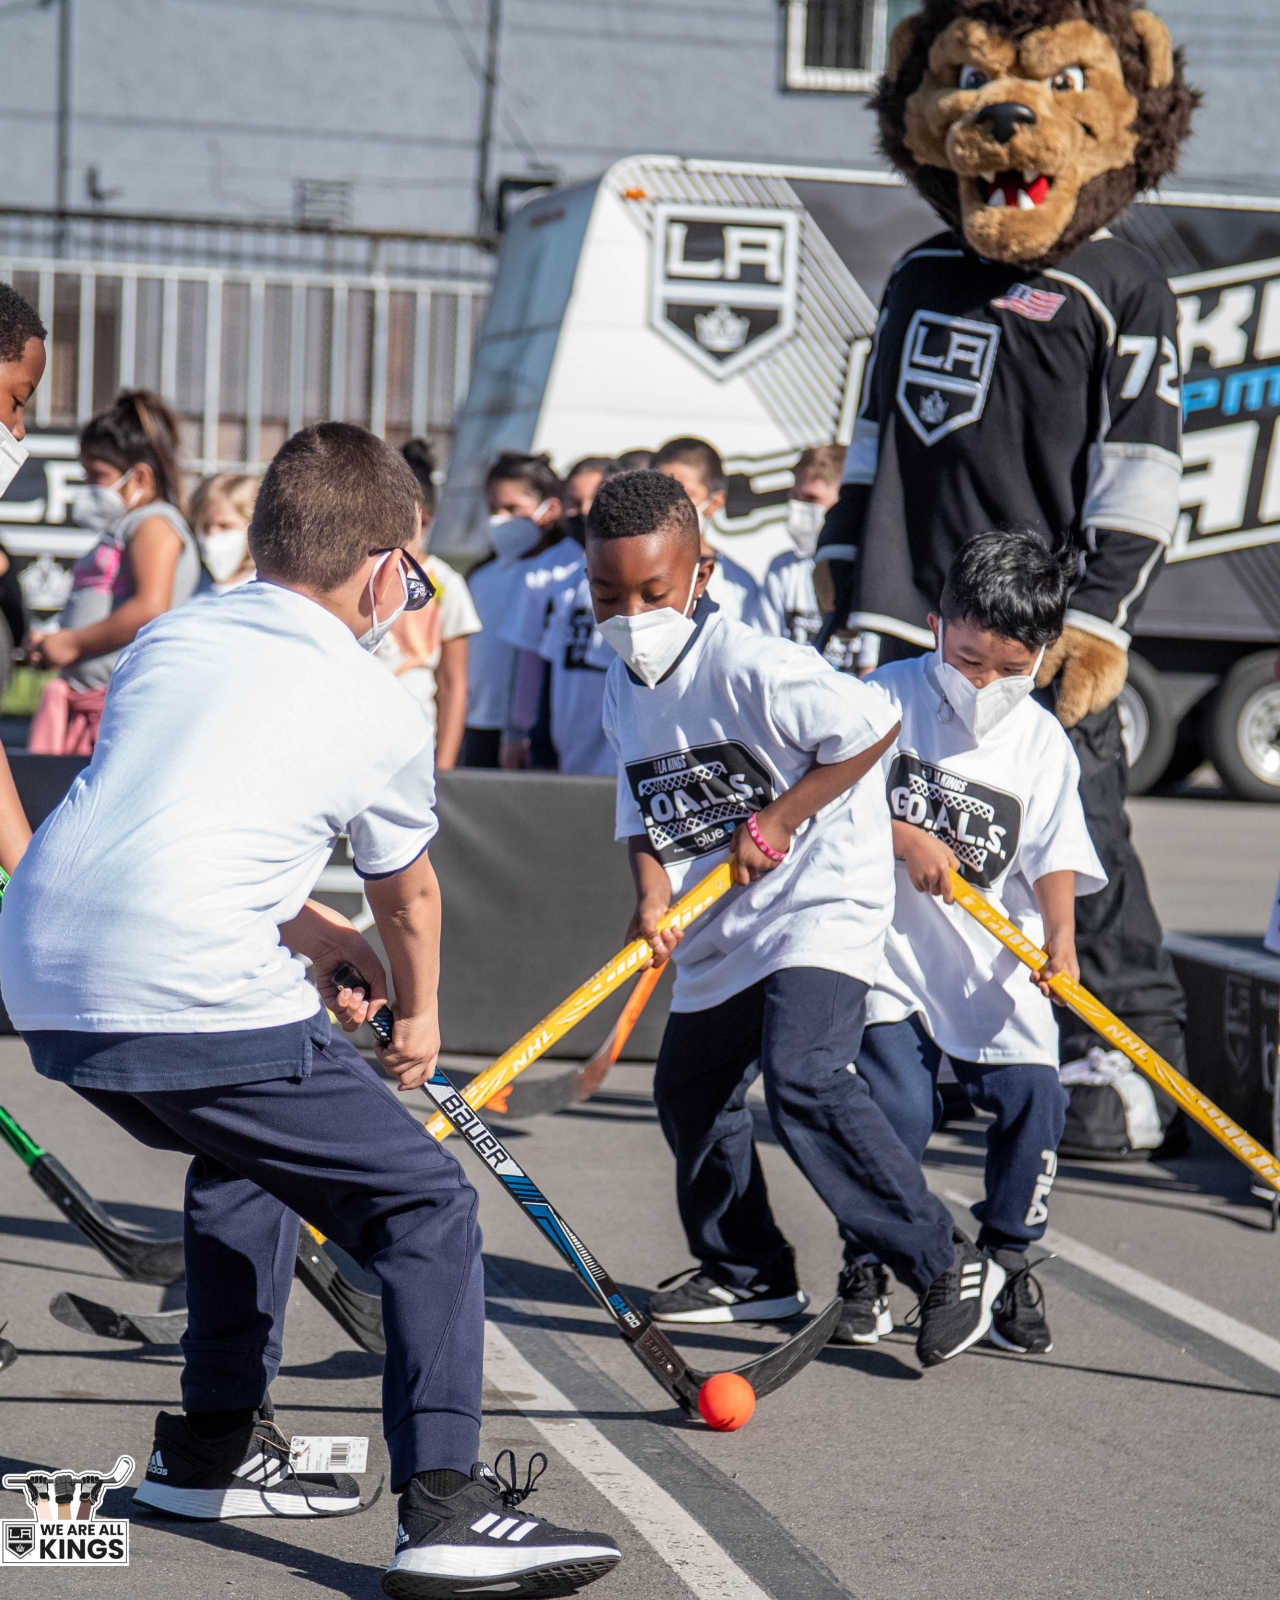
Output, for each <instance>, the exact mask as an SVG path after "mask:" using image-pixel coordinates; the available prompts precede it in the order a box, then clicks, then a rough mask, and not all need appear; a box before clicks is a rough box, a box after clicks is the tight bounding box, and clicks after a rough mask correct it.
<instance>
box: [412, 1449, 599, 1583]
mask: <svg viewBox="0 0 1280 1600" xmlns="http://www.w3.org/2000/svg"><path fill="white" fill-rule="evenodd" d="M507 1456H510V1458H511V1477H510V1478H509V1479H508V1478H505V1477H502V1476H500V1475H499V1473H495V1472H494V1471H493V1469H492V1468H491V1467H489V1466H487V1465H486V1464H485V1463H484V1462H483V1461H477V1462H476V1464H475V1466H474V1467H472V1469H471V1477H470V1478H469V1479H468V1478H465V1477H464V1476H463V1475H462V1473H460V1472H420V1473H418V1475H417V1477H415V1478H411V1479H410V1480H409V1486H408V1488H407V1489H406V1490H405V1491H404V1493H403V1494H402V1495H401V1496H400V1525H399V1527H398V1528H397V1529H396V1553H395V1557H394V1559H393V1560H392V1562H391V1565H390V1566H389V1567H388V1568H387V1570H386V1572H385V1573H384V1574H383V1578H382V1588H383V1592H384V1593H385V1594H388V1595H390V1596H391V1597H392V1600H453V1597H454V1596H459V1595H471V1594H502V1595H512V1596H520V1595H537V1596H540V1597H544V1600H549V1597H551V1596H553V1595H569V1594H576V1593H577V1592H578V1590H579V1589H582V1588H585V1587H586V1585H587V1584H589V1583H594V1582H595V1581H596V1579H597V1578H603V1577H604V1575H605V1574H606V1573H607V1572H612V1571H613V1569H614V1567H616V1566H617V1564H618V1562H619V1561H621V1559H622V1553H621V1551H619V1549H618V1548H617V1546H616V1545H615V1544H614V1543H613V1541H612V1540H611V1539H608V1538H606V1537H605V1535H604V1534H601V1533H577V1532H574V1531H571V1530H570V1529H567V1528H557V1527H555V1526H554V1524H552V1523H550V1522H544V1521H543V1519H542V1518H541V1517H531V1516H528V1515H527V1514H526V1513H524V1512H523V1511H521V1510H519V1509H518V1508H519V1507H520V1505H521V1504H522V1502H523V1501H524V1500H526V1499H527V1498H528V1496H529V1495H530V1494H532V1493H533V1486H534V1484H535V1482H536V1481H537V1479H538V1478H540V1477H541V1476H542V1473H543V1472H544V1471H545V1470H546V1465H547V1458H546V1456H544V1455H543V1454H542V1452H541V1451H539V1452H538V1453H537V1454H536V1455H535V1456H534V1457H533V1458H532V1459H531V1460H530V1462H529V1466H528V1470H527V1472H526V1474H525V1482H524V1487H523V1488H522V1489H518V1488H516V1485H515V1475H516V1462H515V1454H514V1452H513V1451H510V1450H504V1451H503V1452H502V1455H500V1456H499V1457H498V1460H497V1465H498V1467H499V1469H501V1467H502V1463H503V1459H504V1457H507ZM535 1462H541V1463H542V1465H541V1466H540V1467H539V1468H538V1470H537V1471H536V1472H535V1471H534V1463H535ZM445 1480H447V1481H445Z"/></svg>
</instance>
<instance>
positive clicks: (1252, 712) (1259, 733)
mask: <svg viewBox="0 0 1280 1600" xmlns="http://www.w3.org/2000/svg"><path fill="white" fill-rule="evenodd" d="M1275 661H1276V655H1275V651H1274V650H1263V651H1259V652H1258V654H1257V655H1252V656H1245V657H1244V659H1243V660H1241V661H1237V662H1236V664H1235V666H1234V667H1232V669H1231V671H1230V672H1229V673H1228V674H1227V676H1226V677H1225V678H1224V679H1223V681H1222V684H1221V686H1220V687H1219V688H1218V690H1217V692H1216V693H1215V695H1214V698H1213V703H1212V705H1211V706H1210V708H1209V717H1208V722H1209V737H1208V746H1209V756H1210V758H1211V759H1212V761H1213V764H1214V766H1215V767H1216V768H1217V769H1218V776H1219V777H1220V778H1221V779H1222V781H1223V783H1224V784H1226V786H1227V788H1228V789H1229V790H1230V791H1231V793H1232V794H1233V795H1235V796H1236V797H1237V799H1240V800H1269V801H1271V802H1272V804H1280V680H1277V678H1276V676H1275Z"/></svg>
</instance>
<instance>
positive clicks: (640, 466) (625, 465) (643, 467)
mask: <svg viewBox="0 0 1280 1600" xmlns="http://www.w3.org/2000/svg"><path fill="white" fill-rule="evenodd" d="M654 455H655V452H654V451H653V450H624V451H623V452H622V454H621V455H620V456H619V457H618V471H619V472H647V471H648V470H649V468H650V467H651V466H652V465H653V458H654Z"/></svg>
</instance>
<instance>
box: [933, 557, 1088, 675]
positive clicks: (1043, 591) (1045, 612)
mask: <svg viewBox="0 0 1280 1600" xmlns="http://www.w3.org/2000/svg"><path fill="white" fill-rule="evenodd" d="M1076 570H1077V563H1076V560H1075V558H1074V557H1073V555H1072V554H1071V552H1070V551H1063V552H1062V553H1061V554H1058V553H1055V552H1054V551H1052V550H1050V549H1049V547H1048V546H1047V545H1046V543H1045V541H1044V540H1043V539H1042V538H1041V537H1040V535H1039V534H1038V533H1034V532H1033V531H1032V530H1031V529H1030V528H1014V529H1012V530H1010V531H1009V532H1007V533H979V534H977V535H975V537H974V538H972V539H969V540H968V541H967V542H966V543H964V544H962V545H961V546H960V549H959V550H958V551H957V553H956V557H955V560H954V561H952V563H951V569H950V571H949V572H948V573H947V581H946V583H945V584H944V585H943V589H942V600H941V602H940V605H939V609H940V610H941V612H942V620H943V621H944V622H971V623H973V625H974V626H975V627H978V628H982V629H983V630H984V631H985V632H987V633H998V634H999V635H1000V636H1001V637H1002V638H1004V639H1016V640H1017V642H1018V643H1019V644H1023V645H1026V646H1027V648H1028V649H1029V650H1038V649H1040V647H1041V646H1042V645H1046V644H1051V643H1052V642H1053V640H1054V639H1056V638H1057V637H1058V635H1059V634H1060V633H1061V632H1062V624H1063V619H1064V617H1065V615H1066V610H1067V599H1068V596H1069V595H1070V593H1071V590H1072V587H1073V585H1074V583H1075V578H1076Z"/></svg>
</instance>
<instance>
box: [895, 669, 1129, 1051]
mask: <svg viewBox="0 0 1280 1600" xmlns="http://www.w3.org/2000/svg"><path fill="white" fill-rule="evenodd" d="M937 661H938V657H937V654H936V652H935V653H931V654H929V655H927V656H917V657H916V658H915V659H914V660H911V661H895V662H893V663H892V664H891V665H889V666H886V667H881V668H880V670H879V671H878V672H876V673H874V674H873V675H872V677H871V678H870V679H869V680H868V681H869V682H871V683H873V684H875V685H876V687H877V688H878V689H880V690H882V691H883V692H884V693H885V694H886V695H887V696H888V697H889V699H890V700H891V701H892V702H893V705H894V706H895V707H896V709H897V712H898V713H899V714H900V716H901V717H902V729H901V732H900V733H899V734H898V737H897V739H896V741H895V743H894V747H893V749H891V750H890V751H889V753H888V754H887V755H886V756H885V758H884V761H883V763H882V768H883V775H884V781H885V785H886V788H887V790H888V794H889V809H890V811H891V812H892V814H893V816H894V817H895V818H897V819H899V820H901V821H906V822H914V823H917V824H918V825H919V826H922V827H927V828H928V829H929V831H930V832H934V833H936V834H937V835H938V836H939V837H940V838H942V839H943V840H944V841H945V843H946V844H948V845H949V846H950V847H951V849H952V850H953V851H954V852H955V854H956V855H957V856H958V857H959V859H960V861H961V863H962V871H963V873H964V876H965V877H966V878H967V879H968V880H969V882H970V883H972V884H974V885H975V887H977V888H979V889H981V890H982V892H983V894H985V895H986V897H987V898H988V899H989V900H990V901H991V902H992V904H993V905H995V906H997V907H998V908H999V909H1000V910H1001V911H1003V912H1004V914H1005V916H1007V917H1008V918H1009V920H1010V921H1011V922H1013V923H1016V924H1017V926H1018V927H1019V928H1021V929H1022V931H1023V932H1024V933H1025V934H1026V935H1027V937H1028V938H1029V939H1034V940H1035V942H1036V943H1037V944H1041V943H1042V942H1043V939H1044V925H1043V923H1042V922H1041V919H1040V912H1039V908H1038V907H1037V905H1036V898H1035V893H1034V890H1033V887H1032V886H1033V885H1034V884H1035V882H1036V881H1037V879H1039V878H1043V877H1044V876H1045V874H1046V873H1049V872H1074V873H1075V874H1076V893H1077V895H1082V894H1094V893H1096V892H1097V891H1098V890H1099V889H1101V888H1103V887H1104V886H1105V884H1106V881H1107V876H1106V873H1105V872H1104V871H1103V868H1102V863H1101V862H1100V861H1099V860H1098V854H1097V851H1096V850H1095V849H1094V848H1093V841H1092V840H1091V839H1090V837H1089V830H1088V828H1087V827H1086V825H1085V820H1084V810H1083V807H1082V806H1081V804H1080V794H1079V782H1080V765H1079V763H1078V761H1077V760H1076V754H1075V751H1074V750H1073V749H1072V748H1071V741H1070V739H1068V738H1067V735H1066V733H1065V731H1064V730H1063V728H1062V725H1061V723H1059V721H1058V719H1057V718H1056V717H1055V716H1053V715H1052V714H1051V713H1050V712H1048V711H1046V710H1045V709H1044V707H1043V706H1042V705H1040V704H1038V702H1037V701H1035V700H1033V699H1026V700H1024V701H1022V703H1021V704H1020V705H1018V706H1017V707H1015V708H1014V710H1013V711H1011V712H1010V713H1009V715H1008V716H1007V717H1005V718H1003V719H1002V720H1001V721H1000V722H999V723H997V725H996V726H995V727H994V728H993V729H992V730H991V732H990V733H988V734H985V735H984V736H983V739H982V742H981V744H977V743H975V742H974V739H973V736H972V735H971V734H970V732H969V730H968V729H967V728H966V727H965V725H964V723H962V722H961V721H960V719H959V718H958V717H953V718H952V720H951V721H949V722H943V721H941V720H940V718H939V715H938V711H939V707H940V706H941V704H942V695H941V693H940V691H939V688H938V685H937V682H936V680H935V679H934V677H933V669H934V667H935V666H936V664H937ZM948 709H949V708H948ZM913 1012H919V1013H920V1015H921V1016H922V1017H923V1019H924V1023H925V1026H926V1027H927V1028H928V1030H929V1035H930V1037H931V1038H932V1039H933V1040H934V1042H935V1043H936V1044H938V1045H940V1046H941V1048H942V1049H943V1050H945V1051H946V1052H947V1054H948V1055H950V1056H954V1057H955V1058H956V1059H957V1060H958V1061H977V1062H989V1063H993V1064H998V1063H1000V1062H1043V1063H1045V1064H1047V1065H1049V1066H1054V1067H1056V1066H1057V1064H1058V1029H1057V1024H1056V1023H1055V1022H1054V1019H1053V1006H1052V1004H1051V1002H1050V1001H1049V1000H1047V999H1046V998H1045V997H1044V995H1042V994H1041V993H1040V991H1039V990H1038V989H1037V988H1035V987H1034V986H1033V984H1032V983H1031V976H1030V972H1029V971H1028V969H1027V968H1026V967H1025V966H1024V965H1023V964H1022V962H1021V961H1019V960H1018V958H1017V957H1016V956H1015V955H1013V954H1012V953H1011V952H1010V951H1008V950H1006V949H1005V948H1004V946H1003V945H1002V944H1000V943H998V942H997V940H996V939H994V938H993V937H992V935H991V934H989V933H988V932H987V931H986V929H985V928H982V927H980V926H979V924H978V923H976V922H975V921H974V920H973V918H972V917H971V916H970V915H969V913H968V912H967V911H964V910H962V909H961V908H960V907H959V906H948V905H945V904H944V903H943V902H942V901H941V900H939V899H937V898H935V896H933V895H930V894H922V893H920V892H919V890H917V889H914V888H912V886H911V880H910V878H908V876H907V869H906V866H905V864H904V863H903V862H901V861H900V862H898V864H897V903H896V908H895V910H894V914H893V926H892V928H891V929H890V930H889V936H888V938H887V939H886V940H885V950H884V962H883V964H882V965H881V968H880V973H879V976H878V977H877V978H876V986H875V989H874V990H873V991H872V993H871V994H870V996H869V997H868V999H867V1021H868V1022H869V1023H872V1022H899V1021H901V1020H902V1018H904V1017H907V1016H910V1015H911V1014H912V1013H913Z"/></svg>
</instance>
